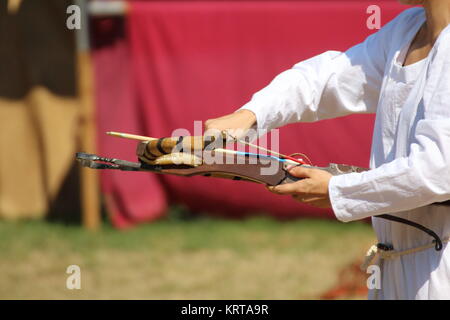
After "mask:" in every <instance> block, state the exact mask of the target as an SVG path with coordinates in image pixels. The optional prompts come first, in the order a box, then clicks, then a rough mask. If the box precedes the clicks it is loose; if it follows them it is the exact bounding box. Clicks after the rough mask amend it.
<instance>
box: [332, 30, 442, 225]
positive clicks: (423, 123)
mask: <svg viewBox="0 0 450 320" xmlns="http://www.w3.org/2000/svg"><path fill="white" fill-rule="evenodd" d="M448 31H449V32H448V40H446V41H447V43H446V42H445V41H442V43H443V44H444V45H443V46H442V47H439V48H438V50H437V52H438V54H437V56H436V58H435V61H437V63H436V64H435V63H434V62H433V64H432V68H431V70H430V73H429V75H430V76H429V78H428V79H427V84H426V85H425V96H424V98H423V99H422V101H421V103H420V104H419V107H418V108H419V109H418V110H419V111H420V112H423V118H422V119H421V120H419V121H418V122H417V126H416V128H415V130H414V131H413V132H412V137H413V138H412V143H411V145H410V152H409V154H408V156H407V157H401V158H397V159H395V160H393V161H392V162H389V163H386V164H384V165H382V166H380V167H378V168H376V169H373V170H370V171H367V172H364V173H351V174H346V175H342V176H335V177H333V178H332V179H331V181H330V185H329V191H330V199H331V203H332V206H333V210H334V213H335V215H336V217H337V218H338V219H339V220H341V221H352V220H358V219H362V218H366V217H369V216H374V215H379V214H384V213H395V212H401V211H406V210H411V209H414V208H419V207H422V206H425V205H428V204H431V203H435V202H442V201H446V200H448V199H450V121H449V119H450V100H449V98H448V97H450V58H449V57H450V44H448V43H450V29H449V30H448ZM444 46H446V47H447V48H446V49H445V48H443V47H444ZM433 65H434V66H433ZM419 111H418V112H419Z"/></svg>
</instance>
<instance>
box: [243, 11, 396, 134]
mask: <svg viewBox="0 0 450 320" xmlns="http://www.w3.org/2000/svg"><path fill="white" fill-rule="evenodd" d="M394 21H395V20H394ZM394 21H392V22H391V23H390V24H388V25H386V26H385V27H384V28H383V29H381V30H380V31H379V32H377V33H375V34H373V35H371V36H370V37H368V38H367V39H366V40H365V41H364V42H363V43H360V44H358V45H356V46H354V47H352V48H350V49H349V50H348V51H346V52H344V53H341V52H336V51H328V52H325V53H323V54H320V55H318V56H315V57H313V58H311V59H309V60H305V61H303V62H300V63H298V64H296V65H295V66H294V67H293V68H292V69H290V70H287V71H284V72H283V73H281V74H279V75H278V76H277V77H275V79H274V80H273V81H272V82H271V83H270V84H269V85H268V86H267V87H265V88H264V89H262V90H261V91H259V92H257V93H255V94H254V95H253V97H252V99H251V101H250V102H248V103H247V104H245V105H244V106H243V107H242V108H241V109H247V110H250V111H252V112H253V113H255V115H256V118H257V127H258V129H261V130H271V129H274V128H277V127H281V126H283V125H286V124H289V123H294V122H299V121H301V122H312V121H317V120H322V119H328V118H335V117H340V116H345V115H348V114H351V113H374V112H376V107H377V104H378V98H379V93H380V89H381V85H382V81H383V77H384V71H385V65H386V60H387V52H386V51H387V50H386V48H385V47H386V46H387V42H388V41H389V39H390V36H391V35H390V33H391V32H392V29H394Z"/></svg>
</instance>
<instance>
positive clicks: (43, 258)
mask: <svg viewBox="0 0 450 320" xmlns="http://www.w3.org/2000/svg"><path fill="white" fill-rule="evenodd" d="M373 241H374V235H373V232H372V230H371V228H370V226H369V225H367V224H364V223H351V224H342V223H338V222H333V221H328V220H293V221H285V222H280V221H275V220H272V219H268V218H252V219H247V220H219V219H209V218H201V219H194V220H188V221H185V220H179V219H167V220H162V221H158V222H155V223H152V224H145V225H141V226H138V227H136V228H133V229H131V230H127V231H118V230H115V229H113V228H112V227H111V226H109V225H106V224H105V225H104V226H103V227H102V229H101V231H99V232H97V233H92V232H88V231H86V230H83V229H82V228H80V227H78V226H65V225H59V224H50V223H46V222H22V223H7V222H0V298H3V299H5V298H6V299H9V298H25V299H28V298H35V299H36V298H37V299H40V298H46V299H53V298H61V299H66V298H69V299H72V298H74V299H78V298H94V299H103V298H113V299H115V298H124V299H127V298H135V299H147V298H148V299H176V298H179V299H187V298H198V299H214V298H216V299H222V298H230V299H271V298H273V299H281V298H284V299H300V298H316V297H317V296H318V295H320V293H321V292H323V291H324V290H326V289H327V288H329V287H330V286H332V285H333V284H334V282H335V281H336V277H337V273H338V271H339V270H340V268H342V267H344V266H345V265H347V264H348V263H350V262H352V261H354V260H355V259H358V258H360V257H361V255H363V254H364V253H365V250H366V248H367V246H368V245H369V244H371V243H372V242H373ZM70 264H77V265H79V266H80V267H81V270H82V289H81V290H78V291H74V290H67V289H66V288H65V279H66V277H67V275H66V274H65V270H66V268H67V266H68V265H70Z"/></svg>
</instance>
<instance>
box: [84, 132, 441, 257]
mask: <svg viewBox="0 0 450 320" xmlns="http://www.w3.org/2000/svg"><path fill="white" fill-rule="evenodd" d="M108 134H109V135H113V136H118V137H122V138H127V139H134V140H140V141H141V142H139V143H138V145H137V150H136V155H137V157H138V161H137V162H132V161H126V160H121V159H115V158H106V157H100V156H98V155H95V154H89V153H82V152H78V153H77V154H76V159H77V160H78V161H79V162H80V164H81V165H82V166H83V167H87V168H91V169H111V170H122V171H148V172H154V173H159V174H169V175H177V176H184V177H191V176H204V177H215V178H226V179H233V180H241V181H249V182H254V183H260V184H265V185H268V186H276V185H280V184H285V183H293V182H296V181H298V180H300V178H297V177H294V176H292V175H291V174H289V172H288V168H289V167H292V166H303V167H306V168H311V169H319V170H324V171H327V172H329V173H330V174H332V175H341V174H347V173H353V172H363V171H367V170H368V169H366V168H361V167H356V166H351V165H344V164H335V163H330V164H329V165H328V166H327V167H317V166H314V165H312V164H311V162H310V161H309V160H308V161H309V163H308V162H305V160H303V159H301V158H295V157H293V156H287V155H283V154H280V153H277V152H275V151H271V150H268V149H264V148H262V147H258V146H255V145H253V144H250V143H248V142H245V141H242V140H239V139H236V138H234V137H233V139H234V141H235V142H241V143H244V144H247V145H250V146H254V147H257V148H259V149H264V150H266V151H270V153H271V154H270V155H266V154H260V153H251V152H243V151H235V150H229V149H224V148H222V147H221V146H222V145H223V143H226V142H227V141H229V140H227V138H223V140H222V139H217V137H206V136H205V137H203V136H193V137H188V136H181V137H168V138H160V139H156V138H150V137H143V136H137V135H131V134H125V133H117V132H108ZM219 142H220V144H219ZM274 154H275V155H274ZM305 158H307V157H306V156H305ZM441 204H445V205H448V203H441ZM376 217H378V218H382V219H385V220H390V221H395V222H398V223H403V224H407V225H409V226H411V227H414V228H417V229H419V230H421V231H423V232H425V233H427V234H428V235H429V236H431V237H432V238H433V243H434V245H435V249H436V251H440V250H441V249H442V241H441V239H440V237H439V236H438V235H437V234H436V233H435V232H434V231H433V230H430V229H428V228H426V227H425V226H422V225H420V224H418V223H416V222H413V221H410V220H407V219H404V218H401V217H397V216H393V215H389V214H382V215H378V216H376ZM379 247H380V248H382V249H384V250H393V247H392V245H384V244H379Z"/></svg>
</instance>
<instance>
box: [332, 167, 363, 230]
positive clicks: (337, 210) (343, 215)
mask: <svg viewBox="0 0 450 320" xmlns="http://www.w3.org/2000/svg"><path fill="white" fill-rule="evenodd" d="M343 179H344V175H342V176H333V177H331V179H330V182H329V184H328V194H329V196H330V202H331V207H332V209H333V212H334V215H335V216H336V219H338V220H339V221H342V222H350V221H352V220H357V219H355V218H354V217H353V215H352V213H351V212H349V210H348V208H347V206H346V202H348V201H346V198H345V196H344V195H343V194H342V192H341V190H340V189H339V185H340V184H341V183H342V182H343Z"/></svg>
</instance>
